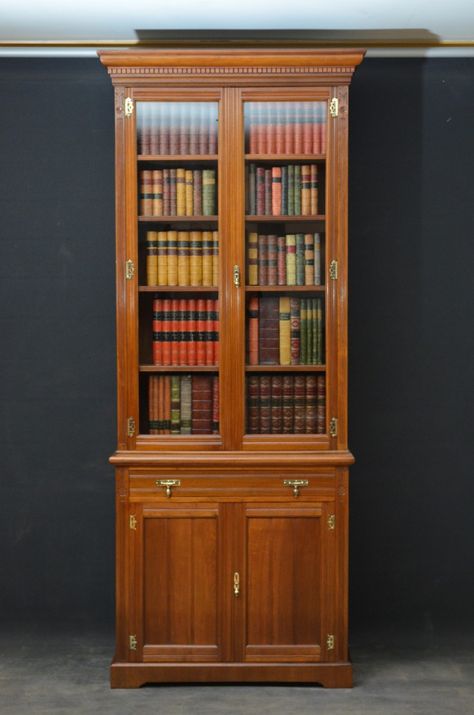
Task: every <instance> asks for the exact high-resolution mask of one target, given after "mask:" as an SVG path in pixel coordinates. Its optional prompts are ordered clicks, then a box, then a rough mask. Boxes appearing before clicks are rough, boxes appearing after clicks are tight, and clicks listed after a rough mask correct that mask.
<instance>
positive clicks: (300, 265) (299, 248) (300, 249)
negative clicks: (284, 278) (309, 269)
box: [296, 233, 305, 286]
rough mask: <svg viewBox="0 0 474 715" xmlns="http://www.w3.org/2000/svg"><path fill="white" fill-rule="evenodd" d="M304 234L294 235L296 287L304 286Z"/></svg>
mask: <svg viewBox="0 0 474 715" xmlns="http://www.w3.org/2000/svg"><path fill="white" fill-rule="evenodd" d="M304 272H305V271H304V233H297V234H296V285H297V286H304V278H305V276H304Z"/></svg>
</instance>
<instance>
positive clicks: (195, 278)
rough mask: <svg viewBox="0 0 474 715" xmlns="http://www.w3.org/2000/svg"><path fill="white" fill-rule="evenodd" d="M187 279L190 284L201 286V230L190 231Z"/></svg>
mask: <svg viewBox="0 0 474 715" xmlns="http://www.w3.org/2000/svg"><path fill="white" fill-rule="evenodd" d="M189 238H190V241H189V243H190V256H189V280H190V284H191V285H192V286H202V231H190V234H189Z"/></svg>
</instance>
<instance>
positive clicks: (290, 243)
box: [286, 233, 296, 286]
mask: <svg viewBox="0 0 474 715" xmlns="http://www.w3.org/2000/svg"><path fill="white" fill-rule="evenodd" d="M286 282H287V285H289V286H294V285H296V235H295V234H294V233H288V234H287V235H286Z"/></svg>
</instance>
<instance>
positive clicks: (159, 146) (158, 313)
mask: <svg viewBox="0 0 474 715" xmlns="http://www.w3.org/2000/svg"><path fill="white" fill-rule="evenodd" d="M217 117H218V103H216V102H138V103H137V131H138V137H137V141H138V172H137V175H138V186H137V192H138V214H139V215H138V254H139V266H138V273H139V283H140V288H139V305H140V312H139V321H140V322H139V356H140V357H139V359H140V373H141V375H140V430H141V432H142V433H148V434H152V435H161V434H167V435H173V434H180V435H193V434H195V435H198V434H213V433H217V432H218V430H219V376H218V366H219V260H218V259H219V232H218V207H217V180H218V176H217V168H218V164H217V156H216V152H217Z"/></svg>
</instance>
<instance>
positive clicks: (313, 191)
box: [309, 164, 319, 216]
mask: <svg viewBox="0 0 474 715" xmlns="http://www.w3.org/2000/svg"><path fill="white" fill-rule="evenodd" d="M318 188H319V186H318V165H317V164H311V166H310V178H309V204H310V206H309V209H310V214H311V215H312V216H316V215H317V213H318V203H319V200H318Z"/></svg>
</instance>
